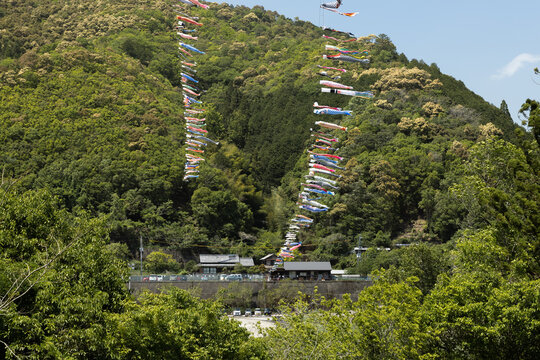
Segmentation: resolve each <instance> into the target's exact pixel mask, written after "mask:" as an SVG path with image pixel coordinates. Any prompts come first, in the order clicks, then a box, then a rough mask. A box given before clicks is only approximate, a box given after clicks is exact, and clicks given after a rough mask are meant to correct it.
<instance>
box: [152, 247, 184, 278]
mask: <svg viewBox="0 0 540 360" xmlns="http://www.w3.org/2000/svg"><path fill="white" fill-rule="evenodd" d="M144 269H145V270H146V271H149V272H151V273H157V274H161V273H164V272H166V271H172V272H175V271H178V270H179V269H180V264H178V262H177V261H176V260H175V259H173V257H172V255H171V254H166V253H164V252H161V251H153V252H151V253H150V254H149V255H148V256H147V257H146V259H145V260H144Z"/></svg>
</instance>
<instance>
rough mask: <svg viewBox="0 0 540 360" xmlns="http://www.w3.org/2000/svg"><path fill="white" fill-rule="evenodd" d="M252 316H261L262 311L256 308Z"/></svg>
mask: <svg viewBox="0 0 540 360" xmlns="http://www.w3.org/2000/svg"><path fill="white" fill-rule="evenodd" d="M253 315H255V316H261V315H262V310H261V308H256V309H255V312H254V313H253Z"/></svg>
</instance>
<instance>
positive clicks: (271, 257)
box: [259, 254, 277, 269]
mask: <svg viewBox="0 0 540 360" xmlns="http://www.w3.org/2000/svg"><path fill="white" fill-rule="evenodd" d="M276 259H277V255H276V254H268V255H266V256H265V257H262V258H260V259H259V260H260V261H261V263H262V264H263V265H264V267H266V269H271V268H272V267H273V266H274V264H275V263H276Z"/></svg>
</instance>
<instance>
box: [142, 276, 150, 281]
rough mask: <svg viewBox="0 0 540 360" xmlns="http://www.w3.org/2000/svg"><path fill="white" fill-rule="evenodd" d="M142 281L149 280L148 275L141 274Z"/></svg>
mask: <svg viewBox="0 0 540 360" xmlns="http://www.w3.org/2000/svg"><path fill="white" fill-rule="evenodd" d="M142 281H150V278H149V277H148V276H143V278H142Z"/></svg>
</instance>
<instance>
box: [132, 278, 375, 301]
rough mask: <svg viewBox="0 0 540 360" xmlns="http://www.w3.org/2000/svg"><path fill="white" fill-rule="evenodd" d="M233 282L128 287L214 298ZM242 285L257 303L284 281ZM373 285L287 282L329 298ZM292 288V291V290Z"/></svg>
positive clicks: (197, 282)
mask: <svg viewBox="0 0 540 360" xmlns="http://www.w3.org/2000/svg"><path fill="white" fill-rule="evenodd" d="M229 284H231V282H227V281H178V282H130V283H129V284H128V287H129V289H130V291H131V292H133V293H135V294H136V293H138V292H140V291H142V290H143V289H148V290H150V291H152V292H161V291H162V290H163V289H165V288H167V287H170V286H175V287H178V288H180V289H184V290H189V291H192V292H194V293H195V294H197V295H199V296H200V297H201V298H203V299H209V298H212V297H213V296H214V295H215V294H216V293H217V292H218V291H219V289H221V288H227V287H228V286H229ZM240 284H242V286H246V287H250V288H251V293H252V296H253V302H255V303H256V301H257V295H258V294H259V291H261V290H263V289H267V290H273V289H276V288H278V287H280V286H282V285H284V282H282V281H269V282H267V281H265V282H263V281H242V282H241V283H240ZM369 285H371V282H370V281H292V282H287V288H289V289H291V288H292V289H294V290H296V291H301V292H303V293H304V294H313V291H314V289H315V287H317V291H318V293H319V294H320V295H323V296H325V297H327V298H341V297H342V296H343V295H344V294H350V295H351V297H352V299H353V300H356V299H358V293H359V292H360V291H362V290H363V289H364V288H366V287H368V286H369ZM292 289H291V291H292Z"/></svg>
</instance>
